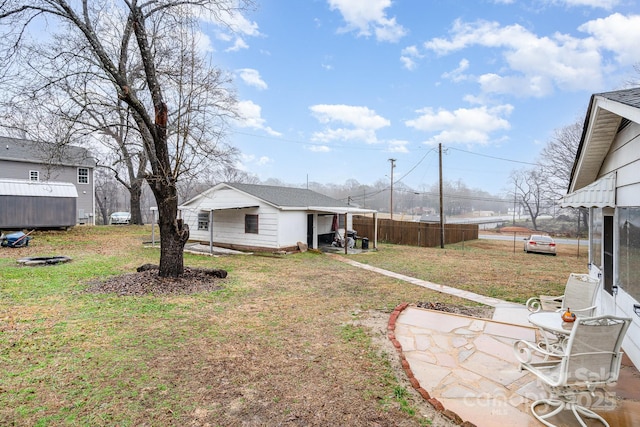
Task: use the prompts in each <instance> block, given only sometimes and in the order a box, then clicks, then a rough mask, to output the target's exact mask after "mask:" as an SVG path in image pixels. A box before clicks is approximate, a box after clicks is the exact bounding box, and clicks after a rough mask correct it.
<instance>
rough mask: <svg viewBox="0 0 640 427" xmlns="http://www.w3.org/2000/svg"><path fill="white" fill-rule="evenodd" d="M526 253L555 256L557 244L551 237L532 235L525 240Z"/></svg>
mask: <svg viewBox="0 0 640 427" xmlns="http://www.w3.org/2000/svg"><path fill="white" fill-rule="evenodd" d="M524 251H525V252H526V253H529V252H537V253H541V254H551V255H555V254H556V242H555V241H554V240H553V239H552V238H551V237H550V236H544V235H542V234H532V235H531V236H529V237H527V238H525V239H524Z"/></svg>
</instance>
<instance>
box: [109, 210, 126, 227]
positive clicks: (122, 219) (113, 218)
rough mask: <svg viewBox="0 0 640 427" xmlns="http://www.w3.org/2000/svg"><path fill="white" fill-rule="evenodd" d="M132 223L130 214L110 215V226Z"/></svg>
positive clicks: (117, 213) (116, 213) (115, 213)
mask: <svg viewBox="0 0 640 427" xmlns="http://www.w3.org/2000/svg"><path fill="white" fill-rule="evenodd" d="M130 221H131V214H130V213H129V212H114V213H112V214H111V215H109V224H111V225H118V224H129V222H130Z"/></svg>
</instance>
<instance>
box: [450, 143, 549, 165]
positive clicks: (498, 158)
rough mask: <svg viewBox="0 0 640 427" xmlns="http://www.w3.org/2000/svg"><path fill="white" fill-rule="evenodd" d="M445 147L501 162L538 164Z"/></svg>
mask: <svg viewBox="0 0 640 427" xmlns="http://www.w3.org/2000/svg"><path fill="white" fill-rule="evenodd" d="M447 149H448V150H455V151H460V152H462V153H467V154H472V155H474V156H480V157H487V158H489V159H496V160H502V161H503V162H511V163H521V164H523V165H532V166H539V165H538V164H537V163H531V162H523V161H522V160H513V159H507V158H504V157H497V156H490V155H488V154H480V153H474V152H473V151H467V150H462V149H460V148H454V147H447Z"/></svg>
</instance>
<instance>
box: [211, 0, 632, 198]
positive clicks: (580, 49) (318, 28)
mask: <svg viewBox="0 0 640 427" xmlns="http://www.w3.org/2000/svg"><path fill="white" fill-rule="evenodd" d="M227 22H228V23H229V24H230V25H231V27H232V28H233V29H234V31H233V32H232V31H229V29H228V28H227V27H223V26H219V25H215V24H213V23H209V24H206V25H205V26H204V27H203V32H204V34H205V36H206V37H205V39H204V41H203V44H204V45H205V46H206V47H207V48H208V49H210V51H211V54H212V58H213V61H214V63H215V64H216V65H217V66H219V67H221V68H223V69H226V70H228V71H231V72H233V73H234V75H235V85H236V88H237V92H238V98H239V100H240V111H241V113H242V115H243V120H241V121H239V122H238V123H236V124H235V125H234V127H233V129H232V131H231V133H230V134H229V142H230V143H232V144H233V145H235V146H236V147H238V148H239V149H240V150H241V152H242V156H241V158H240V161H239V163H238V167H240V168H241V169H243V170H245V171H247V172H249V173H252V174H255V175H256V176H257V177H258V178H259V179H261V180H263V181H264V180H267V179H269V178H275V179H278V180H280V181H282V182H285V183H288V184H299V185H303V184H304V183H306V182H307V180H308V181H315V182H320V183H324V184H330V183H333V184H342V183H344V182H345V181H346V180H349V179H355V180H357V181H358V182H360V183H361V184H373V183H375V182H376V181H378V180H380V179H382V180H387V181H388V180H389V175H390V162H389V159H390V158H394V159H396V162H395V164H396V168H395V170H394V178H395V180H396V181H398V180H401V182H403V183H404V184H406V185H409V186H410V187H412V188H414V189H416V190H422V189H424V188H427V187H429V186H431V185H432V184H434V183H437V180H438V155H437V146H438V143H442V145H443V147H444V149H445V154H444V156H443V176H444V179H445V180H449V181H458V180H460V181H462V182H463V183H464V184H466V185H467V186H468V187H471V188H479V189H482V190H485V191H489V192H491V193H494V194H499V193H501V192H504V191H507V187H508V185H507V182H508V177H509V174H510V173H511V171H512V170H514V169H520V168H523V167H530V165H529V164H528V163H533V162H535V161H536V160H537V158H538V155H539V153H540V151H541V149H542V148H543V147H544V144H545V143H546V142H547V141H548V140H549V139H550V138H551V136H552V135H553V131H554V130H555V129H557V128H560V127H562V126H565V125H568V124H571V123H573V122H574V121H575V120H583V119H584V115H585V111H586V107H587V104H588V101H589V97H590V95H591V94H592V93H597V92H605V91H610V90H616V89H621V88H624V87H627V86H628V82H629V81H630V80H639V79H640V75H638V72H636V70H635V69H634V65H636V64H637V63H639V62H640V53H638V52H640V51H639V50H638V45H639V44H640V7H639V6H638V4H637V2H636V1H631V0H528V1H519V0H396V1H391V0H258V1H257V8H256V10H252V11H249V12H246V13H244V14H243V15H236V16H234V17H232V18H229V19H228V20H227ZM510 160H511V161H510Z"/></svg>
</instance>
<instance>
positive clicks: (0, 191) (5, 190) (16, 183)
mask: <svg viewBox="0 0 640 427" xmlns="http://www.w3.org/2000/svg"><path fill="white" fill-rule="evenodd" d="M0 196H31V197H78V191H77V190H76V186H75V185H73V184H72V183H70V182H43V181H26V180H22V179H0Z"/></svg>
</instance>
